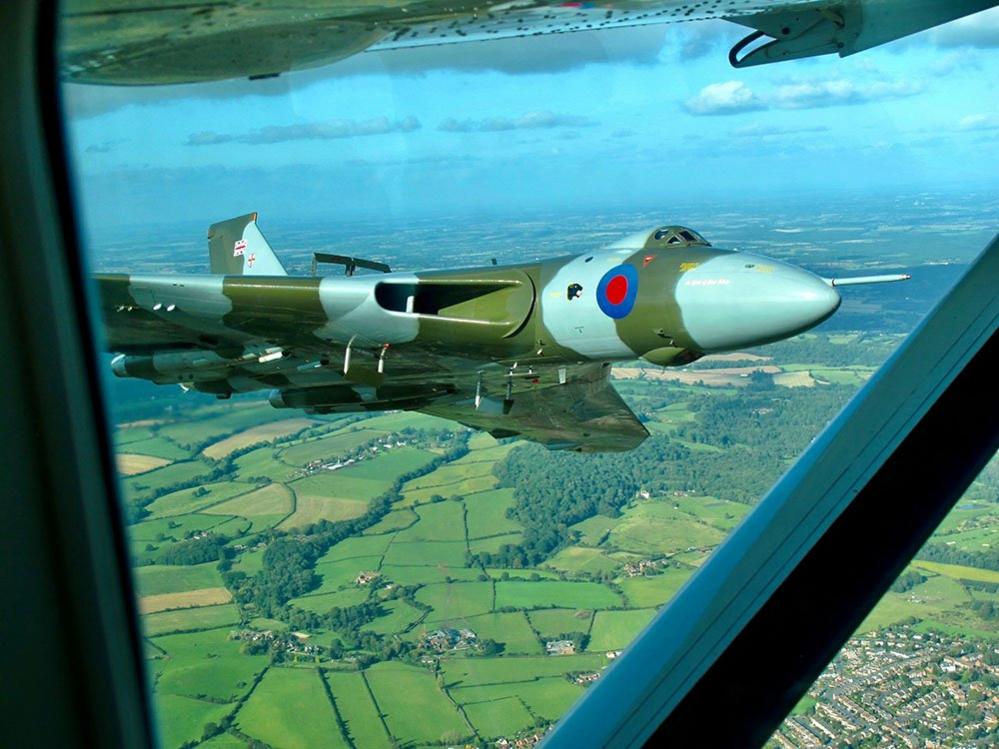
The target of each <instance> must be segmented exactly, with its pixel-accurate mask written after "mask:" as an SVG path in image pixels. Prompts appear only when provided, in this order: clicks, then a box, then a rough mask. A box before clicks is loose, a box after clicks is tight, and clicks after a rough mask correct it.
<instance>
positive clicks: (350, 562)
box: [313, 556, 382, 593]
mask: <svg viewBox="0 0 999 749" xmlns="http://www.w3.org/2000/svg"><path fill="white" fill-rule="evenodd" d="M381 561H382V558H381V557H380V556H369V557H352V558H351V559H340V560H335V561H332V562H323V563H322V564H320V565H317V566H316V572H317V573H318V574H319V576H320V577H321V578H322V584H321V585H320V587H319V588H317V589H316V590H315V591H313V592H314V593H331V592H333V591H335V590H337V589H339V588H342V587H344V586H351V587H353V586H354V580H355V579H356V578H357V576H358V574H359V573H361V572H364V571H368V570H377V569H378V567H379V565H380V564H381Z"/></svg>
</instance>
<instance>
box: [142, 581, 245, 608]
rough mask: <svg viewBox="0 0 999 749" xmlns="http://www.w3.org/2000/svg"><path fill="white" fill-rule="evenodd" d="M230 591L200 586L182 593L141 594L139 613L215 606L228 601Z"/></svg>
mask: <svg viewBox="0 0 999 749" xmlns="http://www.w3.org/2000/svg"><path fill="white" fill-rule="evenodd" d="M231 600H232V593H230V592H229V589H228V588H224V587H218V588H200V589H198V590H187V591H184V592H182V593H160V594H159V595H155V596H143V597H142V598H140V599H139V613H141V614H153V613H155V612H157V611H170V610H172V609H190V608H194V607H196V606H215V605H216V604H220V603H229V601H231Z"/></svg>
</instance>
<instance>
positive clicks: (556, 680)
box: [450, 669, 595, 720]
mask: <svg viewBox="0 0 999 749" xmlns="http://www.w3.org/2000/svg"><path fill="white" fill-rule="evenodd" d="M591 670H595V669H591ZM450 693H451V696H452V697H454V699H455V700H457V701H458V703H459V704H461V705H462V706H467V705H468V704H471V705H488V704H491V703H493V702H495V701H505V700H508V699H517V700H520V701H521V702H522V703H524V704H525V705H527V706H528V707H529V708H530V710H531V711H532V712H533V713H534V714H535V715H538V716H540V717H543V718H545V719H547V720H555V719H556V718H559V717H561V716H562V714H563V713H564V712H565V711H566V710H568V709H569V707H570V706H571V705H572V703H573V702H575V701H576V700H577V699H579V697H580V695H582V693H583V688H582V687H580V686H577V685H575V684H572V683H570V682H569V681H567V680H566V679H564V678H562V677H561V676H550V677H545V678H541V679H537V680H534V681H521V682H508V683H500V684H490V685H489V686H475V687H462V688H458V689H452V690H450ZM466 712H467V707H466ZM472 714H478V711H474V710H473V712H472ZM469 717H471V716H469Z"/></svg>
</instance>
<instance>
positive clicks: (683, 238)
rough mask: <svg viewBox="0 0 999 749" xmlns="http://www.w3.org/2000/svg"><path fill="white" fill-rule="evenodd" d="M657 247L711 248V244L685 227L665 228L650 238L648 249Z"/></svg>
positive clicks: (658, 230)
mask: <svg viewBox="0 0 999 749" xmlns="http://www.w3.org/2000/svg"><path fill="white" fill-rule="evenodd" d="M657 245H666V246H669V247H676V246H678V245H682V246H684V247H710V246H711V244H710V243H709V242H708V241H707V240H706V239H704V237H702V236H701V235H700V234H698V233H697V232H696V231H694V230H693V229H688V228H686V227H683V226H664V227H662V228H660V229H656V230H655V231H654V232H653V233H652V236H651V237H650V238H649V241H648V242H646V247H647V248H650V249H651V248H653V247H655V246H657Z"/></svg>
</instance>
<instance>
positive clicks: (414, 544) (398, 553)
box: [374, 536, 465, 567]
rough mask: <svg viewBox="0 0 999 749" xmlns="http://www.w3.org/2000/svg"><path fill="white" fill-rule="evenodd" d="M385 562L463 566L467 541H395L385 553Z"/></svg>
mask: <svg viewBox="0 0 999 749" xmlns="http://www.w3.org/2000/svg"><path fill="white" fill-rule="evenodd" d="M374 538H377V536H374ZM385 564H399V565H407V564H409V565H417V566H419V565H433V566H437V565H442V564H443V565H446V566H448V567H461V566H463V565H464V564H465V542H464V541H394V542H393V543H392V545H391V546H389V548H388V553H387V554H385Z"/></svg>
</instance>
